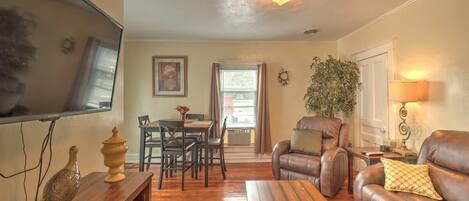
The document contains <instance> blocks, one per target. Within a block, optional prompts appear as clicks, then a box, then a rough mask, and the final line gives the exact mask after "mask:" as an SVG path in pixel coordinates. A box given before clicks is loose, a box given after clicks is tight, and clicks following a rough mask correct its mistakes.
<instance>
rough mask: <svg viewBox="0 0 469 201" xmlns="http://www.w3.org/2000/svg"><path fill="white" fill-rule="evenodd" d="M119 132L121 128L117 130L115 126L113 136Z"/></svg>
mask: <svg viewBox="0 0 469 201" xmlns="http://www.w3.org/2000/svg"><path fill="white" fill-rule="evenodd" d="M117 133H119V130H117V127H114V128H113V129H112V136H116V135H117Z"/></svg>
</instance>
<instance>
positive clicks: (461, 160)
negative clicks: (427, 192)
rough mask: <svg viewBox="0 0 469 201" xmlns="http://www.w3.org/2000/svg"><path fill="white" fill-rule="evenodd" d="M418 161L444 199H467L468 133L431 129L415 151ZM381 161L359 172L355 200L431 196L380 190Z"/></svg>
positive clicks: (414, 199) (426, 200) (423, 199)
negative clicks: (426, 165) (417, 150)
mask: <svg viewBox="0 0 469 201" xmlns="http://www.w3.org/2000/svg"><path fill="white" fill-rule="evenodd" d="M417 163H418V164H424V163H427V164H428V165H429V174H430V177H431V180H432V183H433V185H434V186H435V189H436V191H437V192H438V193H439V194H440V195H441V196H442V197H443V198H444V200H448V201H463V200H464V201H467V200H469V132H462V131H443V130H440V131H435V132H433V133H432V135H431V136H430V137H428V138H427V139H426V140H425V141H424V143H423V145H422V147H421V149H420V153H419V157H418V160H417ZM384 178H385V176H384V168H383V165H382V164H377V165H373V166H369V167H367V168H365V169H364V170H363V171H361V172H360V173H359V174H358V175H357V178H356V180H355V183H354V192H353V193H354V195H353V196H354V199H355V201H398V200H399V201H401V200H406V201H407V200H409V201H430V200H432V199H430V198H426V197H423V196H419V195H414V194H410V193H402V192H390V191H386V190H385V189H384V187H383V186H384V180H385V179H384Z"/></svg>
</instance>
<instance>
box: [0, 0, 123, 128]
mask: <svg viewBox="0 0 469 201" xmlns="http://www.w3.org/2000/svg"><path fill="white" fill-rule="evenodd" d="M122 30H123V29H122V26H121V25H119V24H118V23H117V22H116V21H114V20H113V19H112V18H110V17H109V16H108V15H106V14H105V13H104V12H103V11H101V10H100V9H98V8H97V7H96V6H95V5H94V4H92V3H91V2H90V1H87V0H1V1H0V123H11V122H18V121H29V120H40V119H48V118H56V117H60V116H66V115H74V114H83V113H90V112H100V111H109V110H110V109H111V108H112V98H113V92H114V86H115V80H116V71H117V62H118V57H119V50H120V43H121V37H122Z"/></svg>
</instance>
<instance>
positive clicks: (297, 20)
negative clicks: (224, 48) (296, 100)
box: [124, 0, 407, 41]
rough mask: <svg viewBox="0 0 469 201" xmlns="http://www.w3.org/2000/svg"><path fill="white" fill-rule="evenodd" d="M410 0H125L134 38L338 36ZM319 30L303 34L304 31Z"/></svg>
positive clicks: (127, 21)
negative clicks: (283, 0)
mask: <svg viewBox="0 0 469 201" xmlns="http://www.w3.org/2000/svg"><path fill="white" fill-rule="evenodd" d="M406 1H407V0H291V1H290V2H289V3H287V4H285V5H283V6H278V5H277V4H275V3H273V2H272V0H126V1H124V2H125V5H124V15H125V16H124V25H125V31H126V38H127V39H134V40H321V41H324V40H327V41H331V40H337V39H339V38H341V37H343V36H345V35H347V34H349V33H351V32H352V31H354V30H356V29H358V28H360V27H361V26H363V25H365V24H367V23H369V22H371V21H372V20H374V19H376V18H378V17H379V16H381V15H383V14H384V13H386V12H388V11H390V10H392V9H393V8H396V7H398V6H399V5H401V4H403V3H405V2H406ZM312 28H316V29H319V30H320V31H319V32H318V33H317V34H313V35H304V34H303V31H305V30H307V29H312Z"/></svg>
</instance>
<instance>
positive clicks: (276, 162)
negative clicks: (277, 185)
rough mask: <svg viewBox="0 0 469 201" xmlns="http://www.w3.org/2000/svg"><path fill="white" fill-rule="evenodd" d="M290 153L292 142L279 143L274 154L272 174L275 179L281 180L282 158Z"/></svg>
mask: <svg viewBox="0 0 469 201" xmlns="http://www.w3.org/2000/svg"><path fill="white" fill-rule="evenodd" d="M289 151H290V140H284V141H281V142H279V143H277V144H276V145H275V147H274V150H273V152H272V173H273V174H274V177H275V179H277V180H279V179H280V156H281V155H283V154H288V152H289Z"/></svg>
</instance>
